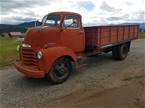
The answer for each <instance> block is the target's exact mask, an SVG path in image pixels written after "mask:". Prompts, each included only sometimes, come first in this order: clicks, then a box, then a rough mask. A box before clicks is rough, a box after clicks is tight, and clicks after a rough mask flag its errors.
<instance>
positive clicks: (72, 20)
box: [63, 16, 80, 28]
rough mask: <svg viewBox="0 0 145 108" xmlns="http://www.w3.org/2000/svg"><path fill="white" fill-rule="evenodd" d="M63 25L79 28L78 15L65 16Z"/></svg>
mask: <svg viewBox="0 0 145 108" xmlns="http://www.w3.org/2000/svg"><path fill="white" fill-rule="evenodd" d="M63 25H64V27H66V28H80V18H79V17H78V16H66V17H65V18H64V24H63Z"/></svg>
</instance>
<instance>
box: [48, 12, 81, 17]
mask: <svg viewBox="0 0 145 108" xmlns="http://www.w3.org/2000/svg"><path fill="white" fill-rule="evenodd" d="M49 14H62V15H78V16H80V17H81V15H80V14H78V13H75V12H67V11H60V12H51V13H49Z"/></svg>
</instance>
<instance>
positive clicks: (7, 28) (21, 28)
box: [0, 21, 41, 33]
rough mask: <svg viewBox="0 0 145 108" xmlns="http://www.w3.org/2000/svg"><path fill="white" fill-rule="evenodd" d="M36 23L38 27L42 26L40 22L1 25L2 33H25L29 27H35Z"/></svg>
mask: <svg viewBox="0 0 145 108" xmlns="http://www.w3.org/2000/svg"><path fill="white" fill-rule="evenodd" d="M35 23H36V25H37V26H40V25H41V22H39V21H32V22H24V23H21V24H18V25H10V24H0V33H4V32H25V31H26V30H27V29H28V28H29V27H34V26H35Z"/></svg>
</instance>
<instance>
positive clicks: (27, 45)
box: [22, 43, 31, 48]
mask: <svg viewBox="0 0 145 108" xmlns="http://www.w3.org/2000/svg"><path fill="white" fill-rule="evenodd" d="M22 47H24V48H30V47H31V45H29V44H25V43H23V44H22Z"/></svg>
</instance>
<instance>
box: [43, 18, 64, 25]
mask: <svg viewBox="0 0 145 108" xmlns="http://www.w3.org/2000/svg"><path fill="white" fill-rule="evenodd" d="M60 19H61V16H60V15H46V16H44V17H43V19H42V26H49V27H56V26H58V25H59V24H60Z"/></svg>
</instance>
